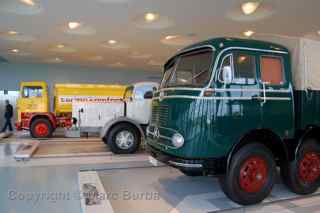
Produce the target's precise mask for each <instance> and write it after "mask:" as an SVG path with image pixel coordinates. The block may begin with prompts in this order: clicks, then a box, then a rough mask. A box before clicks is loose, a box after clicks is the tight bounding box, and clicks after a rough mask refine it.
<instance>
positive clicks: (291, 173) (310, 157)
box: [281, 139, 320, 195]
mask: <svg viewBox="0 0 320 213" xmlns="http://www.w3.org/2000/svg"><path fill="white" fill-rule="evenodd" d="M281 177H282V178H283V181H284V183H285V184H286V185H287V186H288V188H289V189H290V190H291V191H293V192H295V193H297V194H302V195H305V194H311V193H313V192H315V191H317V189H318V188H319V186H320V145H319V144H318V142H317V141H316V140H314V139H307V140H306V141H305V142H304V143H303V144H302V145H301V147H300V148H299V150H298V152H297V156H296V157H295V160H294V161H292V162H285V163H283V165H282V166H281Z"/></svg>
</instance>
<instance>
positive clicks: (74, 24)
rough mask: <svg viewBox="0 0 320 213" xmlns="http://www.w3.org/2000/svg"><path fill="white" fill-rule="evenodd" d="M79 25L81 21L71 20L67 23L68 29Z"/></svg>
mask: <svg viewBox="0 0 320 213" xmlns="http://www.w3.org/2000/svg"><path fill="white" fill-rule="evenodd" d="M80 25H81V23H79V22H73V21H72V22H69V23H68V27H69V29H71V30H73V29H76V28H78V27H80Z"/></svg>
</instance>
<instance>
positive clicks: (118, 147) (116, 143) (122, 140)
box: [107, 123, 141, 154]
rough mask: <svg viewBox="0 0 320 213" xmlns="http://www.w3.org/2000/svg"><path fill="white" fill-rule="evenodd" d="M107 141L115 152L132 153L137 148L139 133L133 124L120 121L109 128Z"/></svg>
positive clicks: (139, 138)
mask: <svg viewBox="0 0 320 213" xmlns="http://www.w3.org/2000/svg"><path fill="white" fill-rule="evenodd" d="M107 143H108V145H109V147H110V149H111V151H112V152H113V153H115V154H132V153H135V152H136V151H137V150H138V149H139V146H140V143H141V135H140V132H139V130H138V129H137V128H136V127H135V126H133V125H131V124H127V123H121V124H118V125H116V126H114V127H113V128H112V129H111V130H110V132H109V134H108V137H107Z"/></svg>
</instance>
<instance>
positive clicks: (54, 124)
mask: <svg viewBox="0 0 320 213" xmlns="http://www.w3.org/2000/svg"><path fill="white" fill-rule="evenodd" d="M36 117H46V118H48V120H49V121H50V122H51V124H52V127H53V128H54V129H55V128H57V120H56V117H55V115H54V114H53V113H35V114H32V115H31V116H30V118H29V124H28V126H29V127H30V126H31V122H32V121H33V119H35V118H36Z"/></svg>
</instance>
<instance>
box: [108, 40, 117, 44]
mask: <svg viewBox="0 0 320 213" xmlns="http://www.w3.org/2000/svg"><path fill="white" fill-rule="evenodd" d="M108 43H109V44H116V43H118V42H117V41H116V40H109V41H108Z"/></svg>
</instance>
